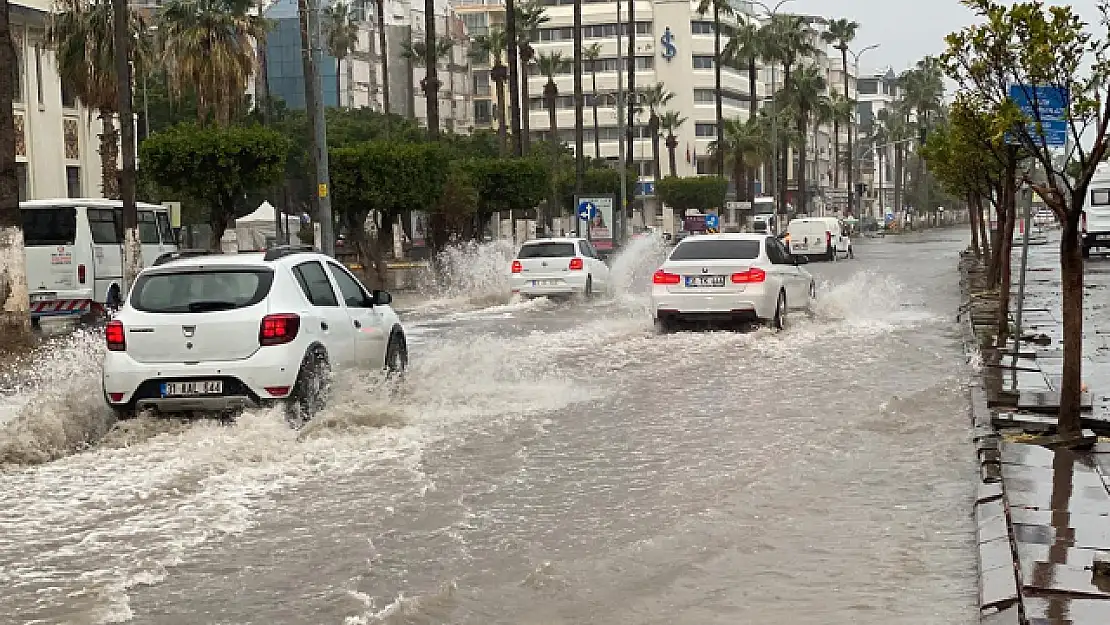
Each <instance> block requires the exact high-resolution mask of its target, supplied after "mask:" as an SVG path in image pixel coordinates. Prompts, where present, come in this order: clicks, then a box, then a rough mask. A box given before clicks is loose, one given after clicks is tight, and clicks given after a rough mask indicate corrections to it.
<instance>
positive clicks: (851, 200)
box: [834, 41, 898, 225]
mask: <svg viewBox="0 0 1110 625" xmlns="http://www.w3.org/2000/svg"><path fill="white" fill-rule="evenodd" d="M856 65H857V66H858V65H859V64H858V63H857V64H856ZM840 69H842V70H843V72H842V74H843V77H844V97H845V98H848V99H849V100H851V97H852V96H851V95H850V94H849V93H848V42H846V41H845V42H843V45H842V46H841V48H840ZM856 93H857V95H858V93H859V85H856ZM855 118H856V112H855V111H854V110H853V111H852V118H851V119H849V120H848V133H847V134H848V137H847V139H848V146H847V147H848V167H847V170H848V172H847V173H848V210H849V211H850V212H851V213H852V216H853V217H855V218H856V219H859V220H860V221H859V224H860V225H863V216H862V215H860V214H857V213H862V212H863V211H860V210H856V201H855V200H857V199H858V201H859V203H860V206H863V198H856V197H855V196H854V194H855V192H856V190H855V189H853V188H852V183H853V180H854V179H855V178H854V177H855V175H856V172H855V169H856V168H855V160H856V159H855V154H853V153H852V122H853V121H854V120H855ZM836 138H837V140H838V141H839V140H840V135H839V134H837V135H836ZM835 158H836V159H837V160H839V159H840V154H839V153H837V155H836V157H835ZM834 171H835V170H834ZM879 208H880V210H881V209H882V208H883V207H881V206H880V207H879ZM895 210H898V209H897V208H895Z"/></svg>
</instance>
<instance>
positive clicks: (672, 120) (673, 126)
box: [659, 111, 686, 176]
mask: <svg viewBox="0 0 1110 625" xmlns="http://www.w3.org/2000/svg"><path fill="white" fill-rule="evenodd" d="M685 123H686V118H685V117H682V116H681V115H679V114H678V113H676V112H674V111H667V112H666V113H663V116H662V117H660V118H659V127H660V128H662V129H663V130H666V131H667V157H668V159H669V160H670V166H671V175H672V176H677V175H678V167H677V161H676V160H675V150H676V149H677V148H678V137H676V136H675V135H674V131H676V130H678V129H679V127H681V126H682V124H685Z"/></svg>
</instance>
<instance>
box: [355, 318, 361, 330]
mask: <svg viewBox="0 0 1110 625" xmlns="http://www.w3.org/2000/svg"><path fill="white" fill-rule="evenodd" d="M355 327H356V328H361V327H362V322H361V321H359V320H358V319H355Z"/></svg>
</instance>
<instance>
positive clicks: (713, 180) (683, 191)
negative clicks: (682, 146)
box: [655, 176, 728, 214]
mask: <svg viewBox="0 0 1110 625" xmlns="http://www.w3.org/2000/svg"><path fill="white" fill-rule="evenodd" d="M655 194H656V195H658V196H659V199H661V200H662V201H663V203H664V204H666V205H667V206H670V207H671V208H673V209H674V210H676V211H678V212H679V214H685V212H686V211H687V210H691V209H693V210H706V209H712V208H717V209H720V208H722V207H723V206H724V205H725V195H727V194H728V179H727V178H725V177H723V176H689V177H686V178H677V177H675V176H667V177H666V178H664V179H662V180H660V181H659V182H657V183H656V184H655Z"/></svg>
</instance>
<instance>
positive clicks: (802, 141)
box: [797, 112, 809, 215]
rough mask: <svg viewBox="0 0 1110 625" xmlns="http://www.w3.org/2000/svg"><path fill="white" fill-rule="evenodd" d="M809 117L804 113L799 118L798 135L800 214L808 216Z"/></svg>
mask: <svg viewBox="0 0 1110 625" xmlns="http://www.w3.org/2000/svg"><path fill="white" fill-rule="evenodd" d="M807 117H808V115H807V114H806V113H805V112H803V113H802V114H801V115H800V116H799V117H798V134H800V135H801V137H800V138H799V139H798V176H797V178H798V214H799V215H805V214H807V208H806V205H807V204H808V203H809V198H808V197H806V196H807V193H806V191H807V190H808V189H807V188H806V149H807V135H808V134H809V132H808V128H807V127H808V126H809V124H808V123H807V122H806V118H807Z"/></svg>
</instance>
